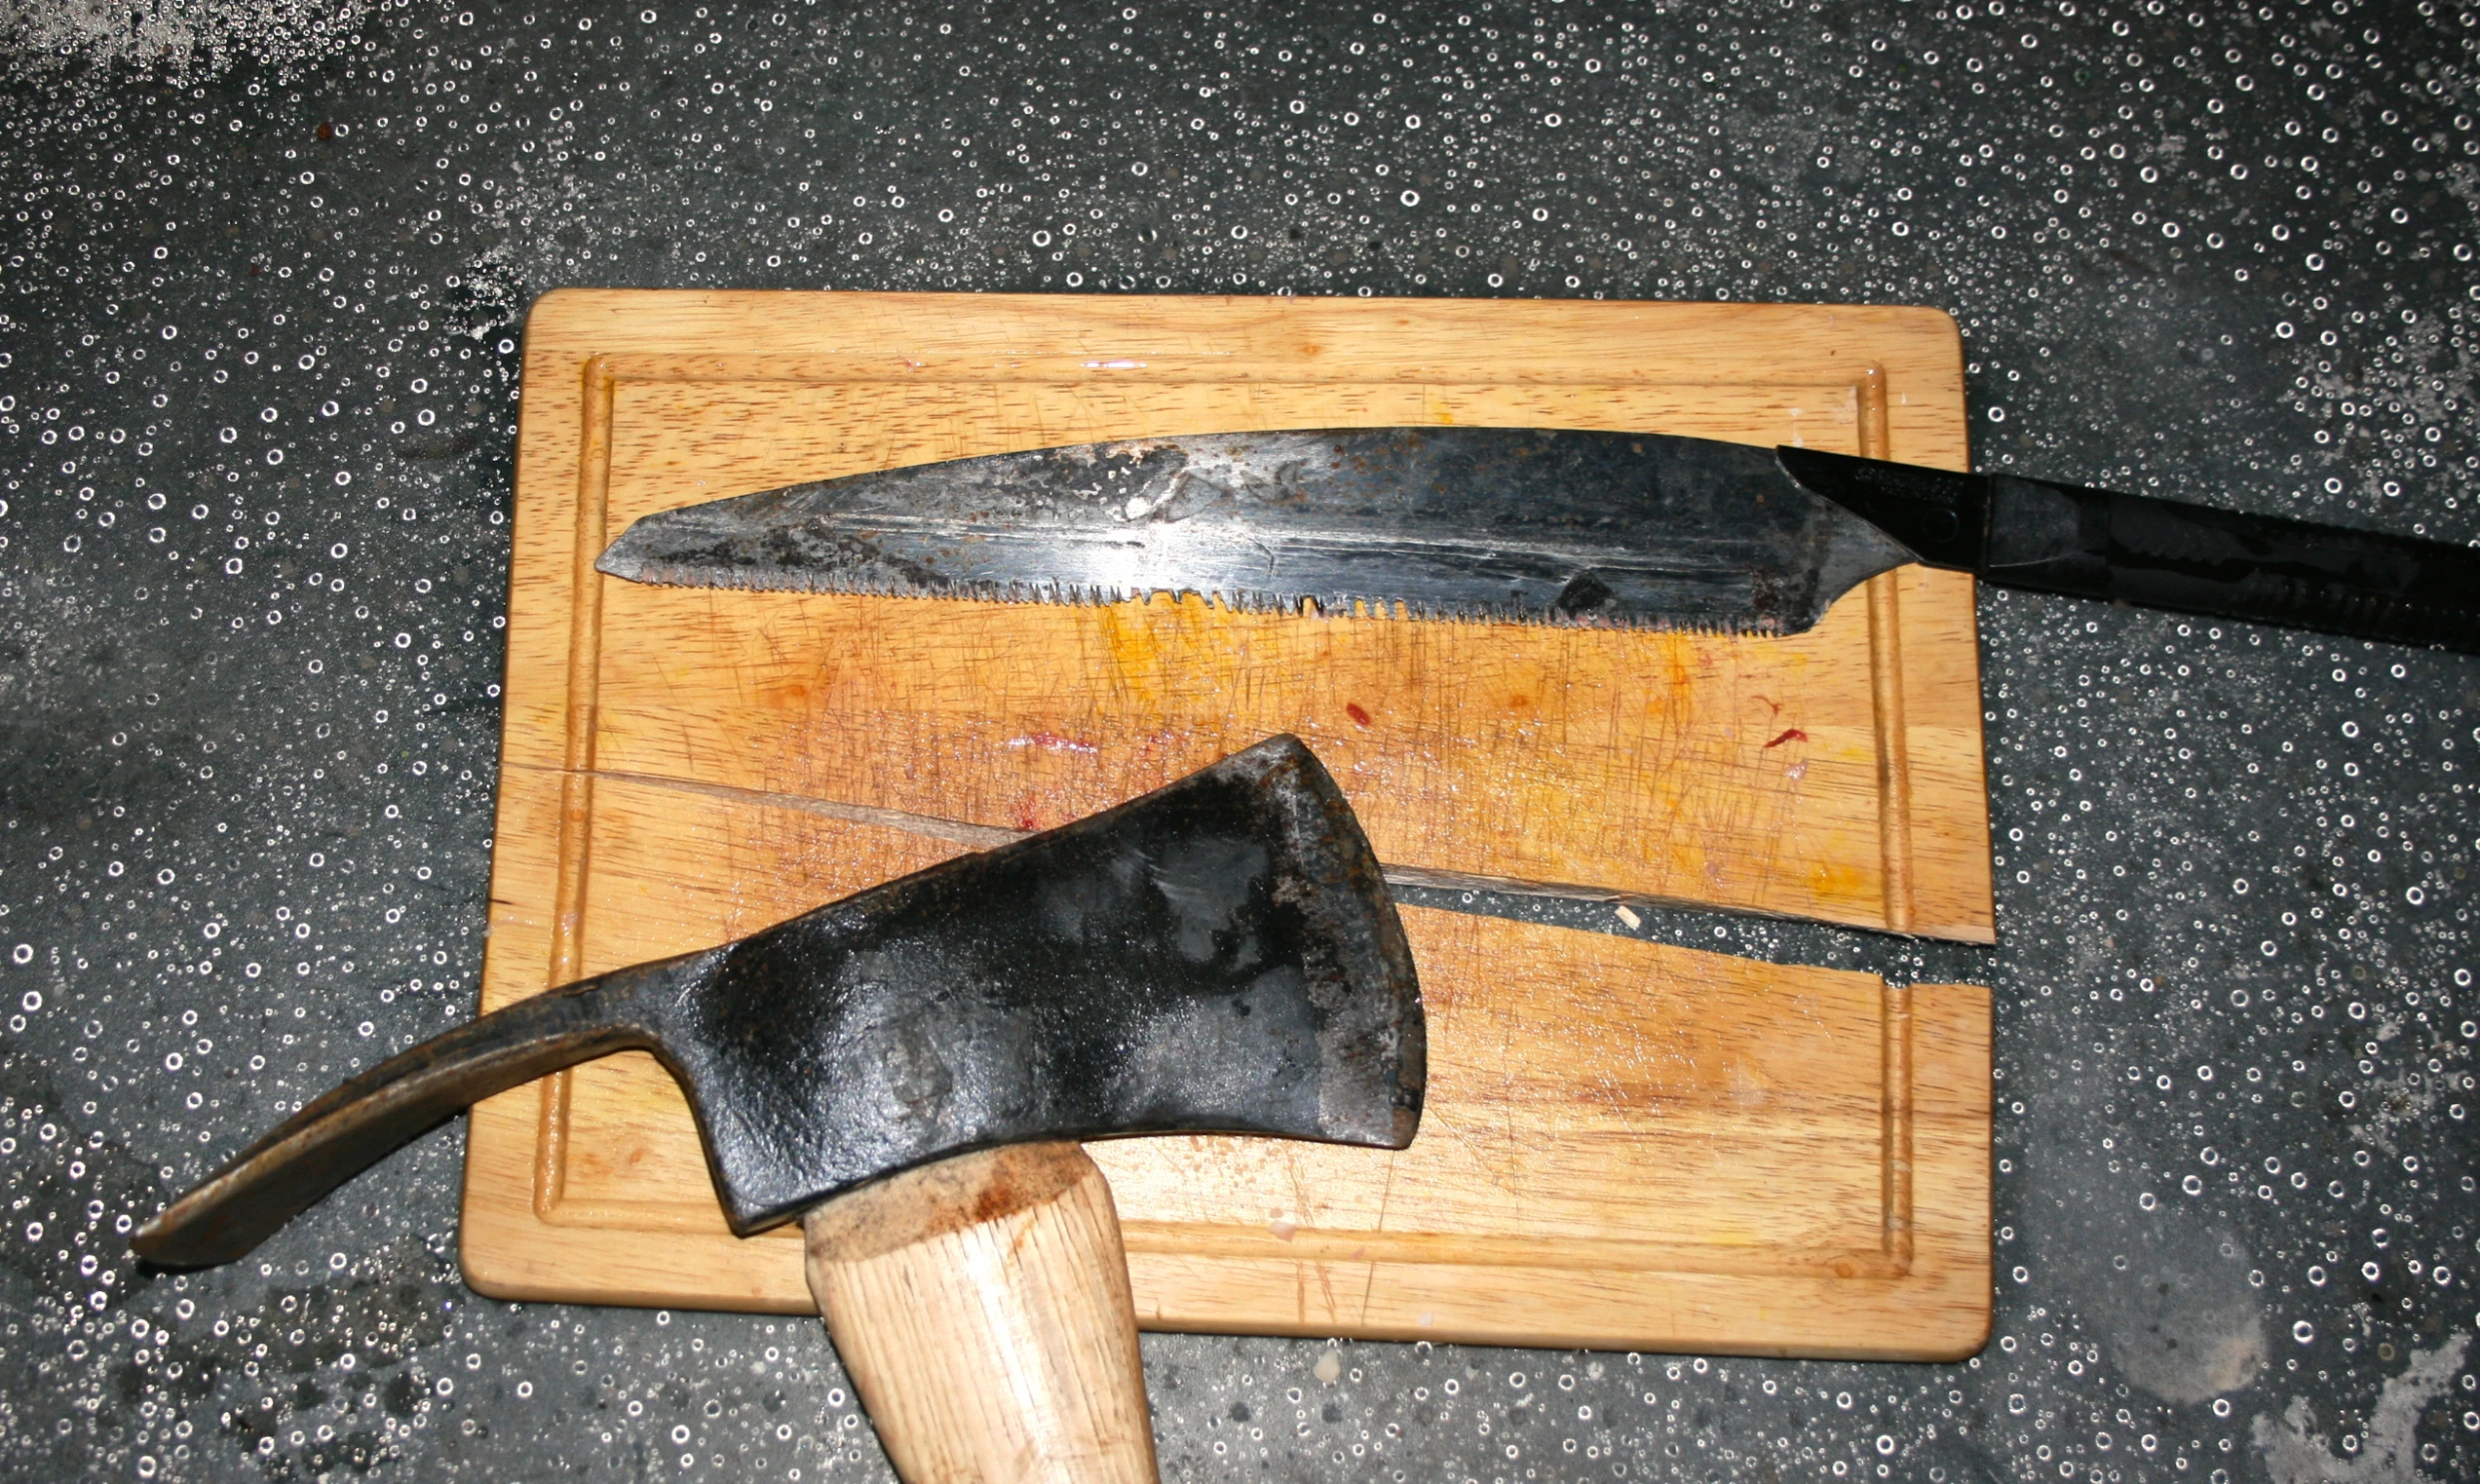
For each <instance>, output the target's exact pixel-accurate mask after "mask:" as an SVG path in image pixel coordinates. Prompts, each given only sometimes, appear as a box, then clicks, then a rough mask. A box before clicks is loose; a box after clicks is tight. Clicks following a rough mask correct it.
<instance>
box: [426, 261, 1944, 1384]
mask: <svg viewBox="0 0 2480 1484" xmlns="http://www.w3.org/2000/svg"><path fill="white" fill-rule="evenodd" d="M1959 373H1960V366H1959V355H1958V353H1957V342H1956V338H1955V335H1954V330H1953V326H1952V324H1951V322H1949V321H1948V320H1946V318H1945V317H1944V316H1942V315H1939V314H1936V313H1935V312H1933V311H1924V310H1900V309H1892V310H1889V309H1836V308H1810V307H1797V306H1792V307H1772V306H1769V307H1742V306H1717V305H1658V304H1617V305H1614V304H1591V303H1527V302H1493V303H1454V302H1405V301H1342V300H1327V301H1309V300H1214V299H1180V300H1149V299H1121V298H1110V299H1105V298H1066V297H1052V298H1031V297H1001V296H942V295H844V294H686V293H625V292H602V291H595V292H586V291H567V292H562V293H558V294H554V295H550V296H547V297H546V298H545V299H544V300H542V301H541V302H540V303H539V304H538V305H537V306H536V308H535V311H534V314H533V316H532V318H531V320H530V322H529V325H528V330H527V338H526V372H525V378H526V380H525V407H524V416H523V423H522V429H521V435H520V448H519V464H518V485H517V530H516V551H515V557H514V565H513V573H512V594H511V605H510V607H511V620H510V628H509V674H508V689H507V732H506V737H505V740H504V744H503V762H504V769H503V773H502V779H501V814H500V821H499V827H498V831H497V856H496V861H495V867H494V876H493V903H492V905H493V923H492V939H491V944H490V951H489V954H488V958H487V961H486V964H485V974H484V992H483V998H484V1003H485V1005H486V1007H495V1006H497V1005H499V1004H503V1003H506V1002H507V1001H509V1000H511V999H513V998H516V997H519V996H521V995H524V994H530V993H534V992H539V991H540V990H541V989H542V988H543V987H545V986H546V985H548V984H552V983H559V982H564V981H566V980H568V979H571V978H574V977H576V976H577V975H579V974H581V973H590V972H595V971H598V970H601V969H604V968H609V967H613V966H617V965H619V964H623V963H627V962H631V961H635V960H638V959H642V958H647V957H653V956H658V955H661V954H667V953H672V952H678V951H681V950H684V949H687V948H691V947H695V946H700V945H703V944H708V943H712V942H716V941H720V940H722V939H725V938H728V937H731V936H735V935H738V934H740V933H744V932H747V931H750V930H753V929H755V928H757V927H760V926H763V925H765V924H767V923H769V922H772V921H775V920H778V919H780V918H782V917H784V916H787V915H790V914H792V913H794V912H796V911H799V910H801V909H803V908H805V907H808V906H810V905H814V904H816V903H817V902H819V901H822V900H825V899H828V898H830V897H833V896H835V895H839V894H842V893H845V892H848V891H851V890H854V889H858V888H859V887H862V886H865V885H868V884H871V883H873V882H876V881H879V880H883V879H885V878H887V877H889V876H892V875H895V874H898V873H901V872H903V871H907V870H911V869H915V868H918V867H919V866H922V865H925V864H929V863H931V862H932V861H935V860H937V859H941V858H944V857H946V856H947V855H950V854H953V853H954V852H956V851H957V850H959V849H963V848H968V847H972V846H976V845H981V844H987V843H990V842H991V841H992V840H993V839H994V838H996V837H998V836H997V834H996V831H998V830H1006V829H1019V828H1035V827H1042V826H1046V825H1049V824H1053V823H1057V822H1060V821H1062V820H1064V819H1067V818H1071V817H1074V816H1076V815H1078V814H1081V813H1084V812H1087V811H1090V810H1092V809H1094V808H1097V807H1101V806H1104V805H1107V804H1109V803H1113V802H1117V801H1119V800H1120V799H1122V798H1125V797H1128V796H1131V795H1133V794H1135V793H1138V792H1142V791H1144V790H1145V789H1147V788H1149V787H1152V786H1154V785H1155V784H1157V783H1160V782H1163V781H1168V780H1169V779H1170V778H1173V777H1176V776H1178V775H1180V774H1182V773H1184V772H1187V771H1189V770H1190V769H1192V768H1194V767H1196V766H1199V765H1203V764H1204V763H1205V762H1207V761H1210V760H1212V759H1213V758H1214V757H1216V756H1219V755H1222V754H1223V753H1225V752H1227V751H1230V750H1232V749H1233V748H1235V747H1238V746H1240V745H1244V744H1246V743H1247V742H1253V741H1255V740H1257V739H1258V738H1260V737H1262V736H1265V735H1267V734H1268V733H1272V732H1277V731H1289V732H1293V733H1296V734H1297V735H1299V736H1301V737H1302V738H1304V739H1305V740H1307V741H1308V742H1310V744H1311V745H1312V746H1314V747H1315V748H1316V749H1317V750H1318V752H1319V754H1320V755H1321V756H1322V757H1324V758H1325V760H1326V761H1327V764H1328V765H1329V767H1330V768H1332V770H1333V771H1334V773H1335V775H1336V777H1337V779H1338V780H1339V781H1340V782H1341V783H1342V784H1343V786H1344V788H1345V790H1346V791H1347V792H1348V793H1349V794H1350V795H1351V797H1352V800H1353V804H1354V807H1355V809H1356V810H1358V812H1359V813H1360V815H1361V817H1362V819H1363V821H1364V823H1365V824H1366V825H1367V827H1368V830H1369V833H1370V836H1371V838H1372V840H1373V841H1374V842H1375V843H1376V845H1377V847H1378V850H1379V853H1380V855H1381V856H1382V857H1384V858H1385V859H1386V860H1387V861H1388V862H1389V863H1390V865H1391V866H1393V867H1395V868H1396V869H1397V870H1398V871H1402V872H1410V873H1414V874H1417V875H1420V876H1422V877H1423V878H1426V879H1432V880H1436V881H1440V882H1447V883H1452V882H1457V881H1477V882H1482V883H1489V884H1498V885H1502V886H1508V885H1512V886H1518V887H1522V888H1527V889H1544V890H1554V891H1559V892H1563V893H1570V894H1578V895H1602V896H1612V897H1626V896H1635V897H1641V898H1647V899H1665V898H1666V899H1678V900H1689V901H1701V902H1713V903H1719V904H1726V905H1732V906H1737V907H1742V908H1748V909H1754V910H1762V911H1773V912H1783V913H1796V914H1800V915H1807V916H1815V917H1822V918H1826V919H1828V920H1835V921H1843V922H1853V923H1860V924H1864V925H1871V926H1896V927H1902V928H1907V929H1908V930H1911V931H1915V932H1929V933H1937V934H1941V935H1947V936H1953V937H1960V938H1965V939H1972V940H1982V941H1985V940H1987V939H1988V937H1989V935H1990V921H1991V918H1990V905H1989V885H1988V845H1987V826H1986V813H1985V803H1984V799H1983V795H1982V791H1981V788H1982V785H1981V767H1980V751H1979V736H1980V733H1979V710H1978V709H1979V696H1978V680H1977V669H1976V663H1975V660H1976V657H1975V654H1974V637H1973V628H1972V612H1971V593H1970V585H1969V583H1968V581H1966V580H1962V579H1958V578H1952V577H1949V576H1948V575H1944V574H1935V573H1928V572H1925V571H1923V570H1919V569H1906V570H1905V571H1903V572H1900V573H1896V574H1890V575H1888V576H1887V577H1886V578H1883V579H1879V580H1877V581H1875V582H1873V583H1872V584H1870V585H1869V587H1868V588H1867V589H1865V590H1863V591H1861V592H1856V593H1854V594H1853V595H1852V596H1851V597H1850V598H1848V599H1846V600H1845V601H1844V602H1843V603H1841V604H1839V605H1837V607H1836V608H1835V610H1834V611H1833V612H1832V613H1831V614H1830V615H1829V616H1828V617H1827V619H1826V621H1825V622H1824V623H1823V624H1822V625H1820V626H1819V627H1818V628H1817V629H1816V630H1815V631H1813V632H1812V633H1811V634H1809V635H1805V636H1801V637H1799V638H1796V639H1789V640H1728V639H1719V638H1714V637H1709V636H1708V637H1697V636H1658V635H1637V634H1607V633H1594V632H1590V631H1577V630H1553V629H1541V628H1522V627H1514V626H1490V625H1443V624H1418V623H1407V622H1402V621H1397V620H1392V619H1385V618H1372V617H1352V616H1335V617H1328V618H1308V619H1302V618H1275V617H1252V616H1240V615H1233V614H1229V613H1224V612H1221V611H1219V610H1215V609H1212V608H1210V607H1208V606H1206V605H1204V604H1200V603H1197V602H1195V601H1190V602H1186V603H1174V602H1171V601H1168V600H1161V601H1157V602H1154V603H1150V604H1129V605H1120V606H1116V607H1113V608H1107V609H1054V608H1028V607H1009V606H998V605H980V604H962V603H931V602H922V601H913V600H877V599H863V598H836V597H811V596H803V595H785V594H749V593H715V592H692V591H682V590H665V589H653V588H643V587H638V586H635V585H631V584H625V583H618V582H614V581H611V580H607V579H603V578H600V577H597V576H595V575H593V574H592V572H591V562H592V559H593V557H594V555H595V554H596V553H598V552H599V551H600V550H601V548H602V546H603V544H604V543H605V542H606V541H607V540H608V539H609V537H610V536H611V535H615V534H617V533H618V531H620V530H621V529H623V528H624V527H625V526H626V524H627V523H628V522H629V521H630V520H632V519H634V518H635V517H637V516H638V515H641V514H643V513H645V512H647V511H651V510H656V509H662V508H665V507H668V506H674V505H683V504H690V503H694V502H698V501H703V500H709V499H714V498H717V497H720V496H724V495H730V494H739V493H744V492H746V491H750V490H755V489H761V488H765V487H768V486H770V485H776V484H782V483H787V482H791V481H794V480H801V479H815V478H822V477H826V476H830V475H836V474H843V473H850V472H854V471H858V470H865V469H873V468H883V467H889V466H893V465H899V464H907V463H916V462H922V461H926V460H932V459H943V458H955V457H962V456H966V455H972V454H981V453H990V452H999V451H1003V450H1008V449H1016V448H1029V447H1040V446H1044V445H1048V444H1054V443H1065V442H1077V441H1083V440H1087V439H1096V438H1110V437H1133V436H1140V435H1146V434H1160V433H1174V432H1199V431H1212V430H1223V429H1241V428H1281V427H1297V426H1317V425H1327V426H1333V425H1340V424H1382V423H1407V422H1440V423H1443V422H1462V423H1520V424H1527V425H1557V426H1571V427H1600V428H1641V429H1647V430H1653V431H1665V432H1685V433H1699V434H1705V435H1709V436H1718V437H1730V438H1738V439H1742V440H1745V441H1750V442H1760V443H1772V442H1800V443H1805V444H1808V445H1810V446H1815V447H1827V448H1837V449H1843V450H1848V451H1864V452H1872V453H1875V452H1884V453H1889V454H1891V455H1893V456H1895V457H1899V458H1908V459H1914V460H1917V461H1919V462H1922V463H1932V464H1948V465H1954V466H1960V464H1961V463H1962V460H1963V456H1964V441H1963V423H1962V409H1961V384H1960V374H1959ZM1407 921H1408V925H1409V927H1410V930H1411V932H1412V935H1413V943H1414V947H1415V951H1416V953H1417V955H1418V957H1419V960H1420V966H1421V972H1422V984H1423V993H1424V999H1425V1002H1426V1003H1427V1005H1428V1006H1429V1011H1430V1015H1431V1057H1432V1066H1431V1085H1430V1094H1429V1104H1428V1111H1427V1113H1426V1115H1425V1118H1424V1121H1423V1124H1422V1129H1421V1134H1420V1137H1419V1139H1418V1140H1417V1141H1416V1142H1415V1144H1414V1145H1413V1147H1412V1148H1411V1149H1409V1150H1407V1151H1403V1152H1401V1153H1392V1154H1389V1153H1375V1152H1371V1151H1364V1150H1341V1149H1328V1148H1322V1147H1313V1146H1306V1145H1298V1144H1288V1143H1280V1142H1275V1141H1263V1140H1242V1139H1205V1138H1182V1139H1161V1140H1133V1141H1127V1142H1122V1143H1114V1144H1106V1145H1097V1146H1096V1147H1095V1154H1096V1157H1097V1158H1098V1160H1100V1161H1101V1162H1102V1163H1103V1165H1104V1167H1105V1168H1106V1170H1107V1171H1108V1172H1109V1173H1110V1174H1111V1177H1112V1180H1113V1186H1114V1189H1115V1191H1116V1192H1117V1195H1118V1199H1119V1201H1120V1205H1121V1211H1122V1215H1123V1217H1124V1219H1125V1221H1126V1224H1127V1229H1128V1242H1129V1248H1130V1253H1131V1265H1132V1272H1133V1275H1134V1278H1135V1281H1136V1286H1137V1295H1138V1303H1139V1310H1140V1314H1141V1317H1142V1319H1143V1320H1144V1322H1146V1323H1147V1324H1149V1325H1150V1326H1152V1327H1161V1328H1194V1329H1220V1330H1240V1331H1258V1332H1274V1333H1296V1334H1320V1335H1336V1334H1354V1335H1368V1336H1391V1337H1398V1338H1419V1337H1427V1338H1434V1339H1465V1340H1486V1341H1497V1342H1507V1343H1532V1344H1551V1345H1565V1344H1591V1345H1602V1346H1617V1347H1631V1348H1687V1349H1701V1350H1741V1351H1752V1352H1766V1353H1797V1354H1816V1355H1876V1356H1908V1357H1929V1356H1937V1355H1953V1354H1960V1353H1965V1352H1968V1351H1969V1350H1971V1349H1973V1348H1976V1347H1977V1346H1978V1344H1979V1343H1980V1338H1981V1336H1982V1335H1983V1334H1984V1333H1985V1330H1986V1326H1987V1321H1988V1307H1989V1292H1988V1267H1989V1248H1988V1242H1989V1238H1988V1230H1987V1220H1988V1214H1987V1203H1988V1178H1989V1177H1988V1100H1989V1072H1988V1002H1987V995H1986V992H1985V991H1982V990H1978V989H1974V988H1970V987H1938V988H1927V987H1920V988H1911V989H1888V988H1887V987H1886V986H1884V985H1883V984H1882V983H1880V982H1879V981H1878V980H1876V979H1875V978H1873V977H1870V976H1867V975H1860V974H1852V973H1842V972H1834V971H1828V970H1820V969H1800V968H1790V969H1786V968H1777V967H1767V966H1763V965H1755V964H1749V963H1745V962H1741V961H1738V960H1734V959H1728V958H1722V957H1717V956H1714V955H1709V954H1698V953H1693V952H1687V951H1684V950H1678V949H1668V948H1659V947H1654V946H1650V945H1646V944H1641V943H1635V942H1631V941H1628V940H1625V939H1620V938H1615V937H1605V936H1603V935H1600V934H1593V933H1580V932H1573V931H1566V930H1561V929H1555V928H1546V927H1535V926H1527V925H1523V924H1516V923H1508V922H1504V921H1498V920H1493V919H1483V918H1474V917H1468V916H1463V915H1460V914H1453V913H1438V912H1421V911H1411V912H1407ZM470 1149H471V1153H470V1156H469V1164H468V1170H467V1181H466V1211H465V1226H464V1235H463V1255H464V1261H465V1266H466V1272H467V1275H468V1278H469V1279H470V1280H471V1281H472V1282H473V1283H474V1285H475V1286H476V1287H477V1288H478V1289H481V1290H482V1291H483V1292H485V1293H489V1294H493V1295H495V1296H504V1297H523V1298H556V1299H569V1300H582V1301H605V1302H628V1303H647V1304H672V1305H683V1306H700V1305H703V1306H718V1307H739V1308H763V1309H782V1310H788V1311H800V1310H806V1309H808V1308H809V1307H810V1304H809V1299H808V1294H807V1290H806V1288H805V1286H804V1284H803V1281H802V1277H801V1263H800V1244H799V1242H798V1241H797V1240H795V1239H793V1238H792V1237H791V1236H790V1235H789V1230H788V1232H787V1233H786V1234H779V1235H775V1236H769V1237H760V1238H756V1239H752V1240H748V1241H741V1240H736V1239H734V1238H732V1237H731V1236H729V1235H728V1234H727V1233H726V1232H725V1231H724V1228H723V1223H722V1220H721V1216H720V1214H719V1213H718V1211H717V1208H716V1206H715V1202H714V1197H713V1193H712V1190H711V1188H710V1186H709V1185H708V1182H707V1176H706V1171H705V1167H704V1164H703V1161H702V1160H701V1158H700V1155H699V1152H698V1147H697V1143H696V1139H695V1136H694V1133H693V1131H692V1128H691V1124H690V1121H689V1117H688V1113H687V1109H686V1107H685V1105H684V1104H683V1103H682V1101H681V1099H680V1095H679V1093H678V1091H677V1089H675V1088H674V1087H673V1085H672V1083H671V1082H670V1080H669V1078H668V1077H666V1076H665V1075H664V1074H663V1073H662V1072H661V1070H660V1069H659V1068H657V1067H656V1066H655V1064H654V1063H653V1062H652V1060H651V1059H649V1058H646V1057H643V1056H634V1055H632V1056H621V1057H613V1058H610V1059H607V1060H605V1061H602V1062H597V1063H594V1064H592V1065H590V1066H587V1067H583V1068H579V1069H577V1070H575V1071H573V1072H570V1073H564V1074H562V1075H560V1076H557V1077H553V1078H549V1079H546V1080H545V1082H543V1083H542V1084H539V1085H538V1087H536V1088H533V1089H527V1090H523V1091H519V1092H515V1093H510V1094H507V1095H505V1096H503V1097H500V1098H496V1099H493V1100H492V1101H490V1102H489V1103H486V1104H484V1105H483V1106H481V1107H480V1108H478V1109H477V1110H476V1112H475V1116H474V1122H473V1131H472V1139H471V1145H470Z"/></svg>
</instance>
